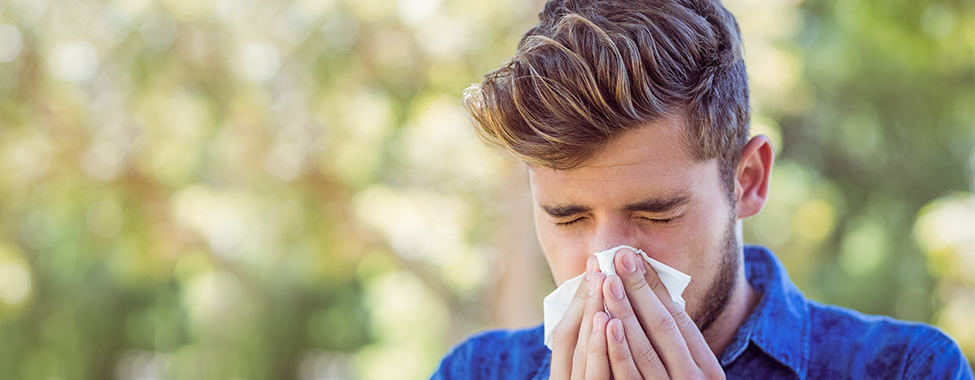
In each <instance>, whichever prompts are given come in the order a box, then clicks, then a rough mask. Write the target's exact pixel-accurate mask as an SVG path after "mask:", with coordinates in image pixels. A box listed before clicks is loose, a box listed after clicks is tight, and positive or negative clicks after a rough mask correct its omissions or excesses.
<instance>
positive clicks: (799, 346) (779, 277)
mask: <svg viewBox="0 0 975 380" xmlns="http://www.w3.org/2000/svg"><path fill="white" fill-rule="evenodd" d="M745 273H746V276H747V277H748V281H749V283H750V284H751V285H752V287H753V288H754V289H755V291H757V292H759V293H761V294H762V299H761V301H760V302H759V304H758V306H756V307H755V310H753V311H752V313H751V314H750V315H749V316H748V318H747V319H746V320H745V322H744V323H743V324H742V325H741V327H739V328H738V332H737V333H736V334H735V338H734V339H733V340H732V342H731V344H729V345H728V347H727V348H726V349H725V351H724V353H722V354H721V356H720V357H719V358H718V360H719V361H720V362H721V367H722V368H723V369H724V371H725V374H726V376H727V377H728V378H729V379H735V378H739V379H901V378H905V379H973V375H972V368H971V367H970V366H969V364H968V361H967V359H966V358H965V356H964V355H963V354H962V352H961V349H960V348H959V347H958V344H956V343H955V342H954V341H953V340H952V339H951V338H950V337H948V336H947V335H945V334H944V333H943V332H941V331H940V330H938V329H937V328H934V327H931V326H928V325H924V324H921V323H912V322H904V321H898V320H895V319H892V318H889V317H883V316H871V315H864V314H861V313H858V312H856V311H853V310H849V309H844V308H841V307H836V306H830V305H823V304H821V303H818V302H815V301H812V300H808V299H806V297H805V296H804V295H803V294H802V292H800V291H799V289H797V288H796V287H795V285H793V284H792V281H791V280H789V276H788V274H787V273H786V271H785V268H784V267H783V266H782V263H781V262H779V260H778V259H777V258H776V257H775V255H774V254H773V253H772V252H771V251H769V250H768V249H767V248H764V247H756V246H746V247H745ZM551 360H552V352H551V351H550V350H549V349H548V348H547V347H545V345H544V344H542V326H537V327H534V328H529V329H523V330H495V331H488V332H484V333H480V334H477V335H474V336H472V337H470V338H468V339H467V340H466V341H464V342H462V343H460V344H459V345H457V346H456V347H454V348H453V350H451V352H450V353H448V354H447V356H446V357H444V359H443V361H442V362H441V364H440V368H439V369H438V370H437V372H436V373H434V374H433V377H432V378H433V379H538V380H542V379H548V377H549V369H550V367H551Z"/></svg>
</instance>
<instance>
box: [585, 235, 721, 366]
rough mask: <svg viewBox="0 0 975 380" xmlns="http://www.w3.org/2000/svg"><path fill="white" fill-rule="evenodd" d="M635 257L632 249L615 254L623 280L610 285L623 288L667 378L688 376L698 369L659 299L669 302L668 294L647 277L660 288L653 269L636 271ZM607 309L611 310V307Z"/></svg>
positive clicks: (675, 325)
mask: <svg viewBox="0 0 975 380" xmlns="http://www.w3.org/2000/svg"><path fill="white" fill-rule="evenodd" d="M638 258H639V260H641V261H642V260H643V258H642V257H637V256H636V254H635V253H634V252H633V251H631V250H628V249H627V250H621V251H620V252H619V254H617V255H616V263H615V264H616V267H617V268H618V269H622V271H620V272H618V273H619V275H620V279H621V280H622V282H621V283H619V284H618V285H613V284H610V285H613V286H620V287H623V288H625V289H626V291H625V297H628V299H629V302H627V305H629V306H630V307H632V310H633V314H635V315H636V319H637V321H639V323H640V326H642V328H643V331H644V333H645V334H646V335H647V337H648V338H649V339H650V344H651V345H652V346H653V348H654V351H656V353H657V355H658V356H659V357H660V361H661V362H663V364H664V367H665V368H666V369H667V373H668V374H669V375H670V377H672V378H680V379H684V378H691V377H692V376H694V374H696V373H697V372H698V369H697V365H696V361H695V360H694V359H693V358H692V356H691V352H690V351H689V350H688V347H687V343H686V342H685V341H684V337H683V336H682V334H681V331H680V329H679V327H678V325H677V322H676V321H675V319H674V317H673V315H671V313H670V310H668V309H667V307H666V306H664V304H663V302H662V301H661V300H662V299H663V300H667V301H670V296H669V295H667V293H666V289H664V292H665V293H664V295H662V296H661V295H660V294H659V293H657V291H656V289H653V288H652V286H651V285H650V284H649V283H648V281H649V280H648V279H649V278H651V277H652V278H653V279H655V280H657V282H658V285H659V287H661V288H662V287H663V283H660V282H659V281H660V279H659V278H658V277H657V274H656V272H654V271H652V270H648V271H647V273H646V274H643V273H641V271H638V270H636V269H638V268H639V266H638V265H637V264H636V262H637V261H636V260H637V259H638ZM603 287H604V288H607V289H609V290H612V289H611V286H607V285H604V286H603ZM662 297H663V298H662ZM670 302H672V301H670ZM610 312H613V310H612V309H611V310H610ZM712 356H713V354H712ZM638 366H639V365H638ZM650 367H651V365H649V364H648V365H645V366H644V367H643V368H646V369H647V370H653V369H652V368H650ZM643 368H641V369H643Z"/></svg>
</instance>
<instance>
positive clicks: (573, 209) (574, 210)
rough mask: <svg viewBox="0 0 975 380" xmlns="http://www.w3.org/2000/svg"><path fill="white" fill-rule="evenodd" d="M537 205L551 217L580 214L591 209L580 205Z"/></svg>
mask: <svg viewBox="0 0 975 380" xmlns="http://www.w3.org/2000/svg"><path fill="white" fill-rule="evenodd" d="M539 207H541V208H542V210H545V213H546V214H549V215H551V216H552V217H553V218H565V217H567V216H572V215H576V214H581V213H584V212H588V211H590V210H591V209H590V208H589V207H586V206H580V205H555V206H546V205H539Z"/></svg>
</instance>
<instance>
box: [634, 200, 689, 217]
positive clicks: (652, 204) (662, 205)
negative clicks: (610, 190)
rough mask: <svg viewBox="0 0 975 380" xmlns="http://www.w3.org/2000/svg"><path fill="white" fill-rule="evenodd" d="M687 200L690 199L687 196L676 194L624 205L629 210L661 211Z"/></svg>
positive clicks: (683, 203)
mask: <svg viewBox="0 0 975 380" xmlns="http://www.w3.org/2000/svg"><path fill="white" fill-rule="evenodd" d="M688 200H690V199H689V197H687V196H677V197H673V198H665V199H660V198H651V199H647V200H645V201H642V202H637V203H633V204H630V205H628V206H626V208H625V210H626V211H630V212H634V211H643V212H650V213H662V212H667V211H671V210H673V209H675V208H677V207H680V206H683V205H685V204H687V201H688Z"/></svg>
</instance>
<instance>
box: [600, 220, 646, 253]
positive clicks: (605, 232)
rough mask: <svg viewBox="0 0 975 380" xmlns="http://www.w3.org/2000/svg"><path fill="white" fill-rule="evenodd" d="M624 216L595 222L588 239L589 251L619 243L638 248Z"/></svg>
mask: <svg viewBox="0 0 975 380" xmlns="http://www.w3.org/2000/svg"><path fill="white" fill-rule="evenodd" d="M633 232H634V231H633V228H632V226H631V225H630V223H629V222H628V220H627V219H626V218H621V217H618V218H608V219H605V220H604V221H602V222H601V223H597V225H596V229H595V232H594V234H593V237H592V239H591V240H590V247H589V248H590V249H589V250H590V253H595V252H600V251H605V250H607V249H610V248H614V247H618V246H621V245H628V246H631V247H635V248H640V247H639V245H640V242H639V241H637V240H638V239H637V236H636V234H634V233H633Z"/></svg>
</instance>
